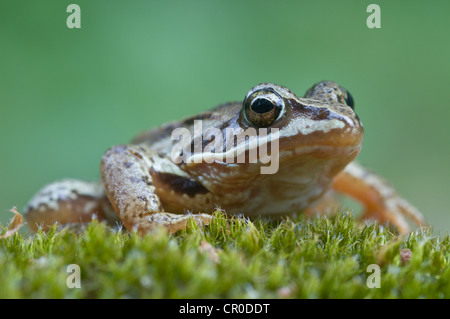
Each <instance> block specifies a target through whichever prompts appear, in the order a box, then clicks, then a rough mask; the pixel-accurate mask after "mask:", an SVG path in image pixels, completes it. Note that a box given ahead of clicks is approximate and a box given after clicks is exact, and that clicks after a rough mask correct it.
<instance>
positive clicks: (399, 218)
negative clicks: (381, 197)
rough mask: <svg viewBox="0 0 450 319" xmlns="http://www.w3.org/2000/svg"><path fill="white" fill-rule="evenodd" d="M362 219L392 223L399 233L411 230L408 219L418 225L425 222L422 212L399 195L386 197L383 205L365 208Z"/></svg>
mask: <svg viewBox="0 0 450 319" xmlns="http://www.w3.org/2000/svg"><path fill="white" fill-rule="evenodd" d="M362 219H375V220H377V221H378V222H380V223H382V224H389V225H392V226H394V227H395V228H396V229H397V230H398V232H399V233H400V234H407V233H409V232H410V231H411V226H410V224H409V223H408V219H410V220H411V221H412V222H414V224H416V225H418V226H420V225H424V224H425V220H424V218H423V216H422V214H421V213H420V212H419V211H418V210H417V209H416V208H415V207H413V206H412V205H411V204H409V203H408V202H407V201H406V200H404V199H403V198H400V197H395V198H391V199H388V200H386V201H385V202H384V203H383V205H379V206H378V207H376V208H373V207H372V208H371V209H367V210H366V212H365V214H364V215H363V216H362Z"/></svg>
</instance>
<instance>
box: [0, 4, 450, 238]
mask: <svg viewBox="0 0 450 319" xmlns="http://www.w3.org/2000/svg"><path fill="white" fill-rule="evenodd" d="M72 1H73V2H72ZM373 2H375V3H377V4H379V5H380V7H381V26H382V27H381V29H368V28H367V26H366V19H367V17H368V15H369V13H366V8H367V6H368V4H370V3H373ZM70 3H76V4H78V5H79V6H80V7H81V26H82V27H81V29H68V28H67V26H66V19H67V17H68V15H69V13H67V12H66V8H67V6H68V5H69V4H70ZM449 12H450V2H449V1H434V2H426V1H411V0H409V1H376V0H370V1H361V0H352V1H343V0H341V1H324V0H321V1H111V0H109V1H98V0H96V1H93V0H89V1H87V0H71V1H61V0H58V1H47V0H39V1H6V0H2V1H1V2H0V103H1V104H0V105H1V114H0V143H1V149H2V156H1V157H0V178H1V184H0V222H2V223H6V222H7V221H8V220H9V218H10V217H12V214H11V213H9V209H10V208H11V207H12V206H17V207H18V208H19V210H22V209H23V207H24V206H25V205H26V203H27V201H28V200H29V199H30V197H31V196H33V195H34V193H35V192H37V191H38V190H39V188H40V187H42V186H43V185H44V184H46V183H48V182H51V181H53V180H56V179H61V178H65V177H76V178H83V179H88V180H96V179H98V178H99V171H98V166H99V161H100V158H101V156H102V154H103V152H104V151H105V150H106V149H107V148H108V147H109V146H112V145H114V144H119V143H126V142H128V141H129V140H130V139H131V138H132V137H133V136H134V135H135V134H136V133H138V132H140V131H142V130H144V129H147V128H150V127H154V126H156V125H158V124H161V123H163V122H165V121H169V120H174V119H178V118H182V117H185V116H188V115H192V114H195V113H198V112H201V111H203V110H206V109H208V108H210V107H213V106H215V105H217V104H219V103H222V102H227V101H232V100H241V99H242V98H243V97H244V95H245V93H246V92H247V90H248V89H249V88H250V87H252V86H254V85H256V84H258V83H260V82H267V81H269V82H274V83H277V84H281V85H284V86H287V87H289V88H290V89H291V90H292V91H294V92H295V93H297V95H303V94H304V92H305V91H306V89H308V88H309V87H310V86H311V85H312V84H313V83H315V82H317V81H320V80H322V79H330V80H334V81H337V82H339V83H340V84H342V85H343V86H345V87H346V88H347V89H349V91H350V92H351V93H352V94H353V96H354V98H355V101H356V110H357V113H358V115H359V116H360V118H361V119H362V121H363V123H364V126H365V132H366V135H365V140H364V144H363V145H364V146H363V150H362V152H361V155H360V157H359V159H360V161H361V162H362V163H363V164H365V165H367V166H369V167H371V168H372V169H374V170H375V171H377V172H379V173H381V174H382V175H384V176H385V177H386V178H387V179H388V180H389V181H390V182H391V183H392V184H393V185H395V186H396V188H397V189H398V190H399V192H400V193H401V194H403V195H404V197H406V198H407V199H409V200H410V201H411V202H412V203H413V204H414V205H416V206H417V207H418V208H419V209H420V210H421V211H422V212H423V213H424V215H425V216H426V218H427V220H428V221H429V222H430V224H432V225H433V226H434V227H435V229H436V230H438V231H439V232H442V233H446V232H447V231H448V230H450V214H448V212H449V206H450V196H449V180H450V174H449V163H450V152H449V115H450V105H449V93H448V92H449V91H450V41H449V37H450V25H449V22H448V21H449V20H448V15H449Z"/></svg>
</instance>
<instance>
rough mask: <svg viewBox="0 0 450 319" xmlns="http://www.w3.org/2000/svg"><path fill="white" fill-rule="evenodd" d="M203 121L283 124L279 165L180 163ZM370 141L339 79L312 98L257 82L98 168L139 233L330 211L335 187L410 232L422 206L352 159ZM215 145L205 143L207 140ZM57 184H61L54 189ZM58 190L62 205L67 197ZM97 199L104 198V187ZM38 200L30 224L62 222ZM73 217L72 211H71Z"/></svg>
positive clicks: (113, 154) (112, 155)
mask: <svg viewBox="0 0 450 319" xmlns="http://www.w3.org/2000/svg"><path fill="white" fill-rule="evenodd" d="M197 120H202V126H203V132H204V131H205V130H207V129H208V128H218V129H220V130H221V132H222V133H224V134H225V132H226V129H227V128H242V129H243V130H245V129H248V128H255V129H259V128H267V129H269V135H270V136H274V135H273V134H272V131H273V129H278V130H279V139H278V141H279V157H278V158H279V168H278V171H277V172H276V173H275V174H261V171H260V169H261V167H263V166H264V164H263V163H261V162H257V163H249V162H248V161H246V162H245V163H238V164H229V163H226V162H224V161H223V160H216V161H215V162H213V163H206V162H201V163H192V162H187V163H186V162H185V163H179V164H176V163H174V162H173V161H172V159H171V151H172V150H173V147H174V141H173V140H172V139H171V134H172V132H173V131H174V129H176V128H179V127H185V128H187V129H188V130H189V132H190V133H191V135H192V141H191V144H192V146H194V145H195V141H198V139H199V138H201V135H198V134H197V135H196V133H197V132H196V131H194V124H195V123H196V121H197ZM273 132H275V131H273ZM224 136H225V135H224ZM225 140H226V138H225ZM362 140H363V127H362V124H361V122H360V120H359V118H358V116H357V115H356V114H355V112H354V111H353V99H352V98H351V96H350V94H348V92H347V91H346V90H345V89H344V88H342V87H340V86H338V85H337V84H336V83H334V82H329V81H328V82H320V83H318V84H316V85H315V86H313V87H312V88H311V89H310V90H308V91H307V93H306V95H305V97H304V98H299V97H297V96H295V95H294V94H293V93H292V92H291V91H289V90H288V89H287V88H285V87H282V86H278V85H276V84H271V83H263V84H260V85H258V86H256V87H254V88H252V89H251V90H250V91H249V92H248V93H247V95H246V97H245V99H244V101H243V102H235V103H227V104H223V105H220V106H218V107H216V108H214V109H212V110H210V111H208V112H205V113H202V114H200V115H197V116H194V117H190V118H188V119H185V120H183V121H179V122H173V123H169V124H166V125H164V126H162V127H160V128H156V129H153V130H150V131H148V132H144V133H141V134H140V135H138V137H136V138H135V139H134V140H133V141H132V142H131V143H130V144H127V145H118V146H114V147H112V148H110V149H109V150H108V151H107V152H106V153H105V155H104V156H103V158H102V162H101V167H100V171H101V177H102V182H103V185H104V190H105V194H106V196H107V198H108V200H109V202H110V204H111V206H112V208H113V210H114V211H115V212H116V214H117V216H118V217H119V219H120V220H121V221H122V223H123V224H124V225H125V227H126V228H127V229H129V230H136V231H138V232H139V233H146V232H149V231H152V230H154V229H156V228H159V227H165V228H166V229H167V230H168V231H170V232H175V231H177V230H180V229H184V228H185V227H186V225H187V222H188V221H189V219H190V218H191V217H192V218H193V219H194V221H196V222H198V223H203V224H208V223H209V221H210V218H211V217H210V215H209V213H211V212H212V211H214V209H215V208H216V207H221V208H222V209H224V210H225V211H226V212H227V213H229V214H243V215H246V216H281V215H285V214H289V213H295V212H299V211H306V212H308V213H309V214H312V213H314V212H323V210H324V205H323V203H325V201H324V200H323V199H326V198H328V197H329V194H331V192H332V190H333V189H334V190H336V191H338V192H341V193H344V194H347V195H349V196H351V197H354V198H355V199H356V200H359V201H361V202H362V204H363V205H365V207H366V213H365V215H364V217H366V218H375V219H377V220H379V221H380V222H383V223H390V224H392V225H394V226H396V227H397V228H398V229H399V231H400V232H402V233H404V232H407V231H409V226H408V223H407V222H406V220H405V216H408V217H410V218H411V219H412V221H413V222H415V223H417V224H421V223H423V218H422V216H421V215H420V213H419V212H418V211H417V210H415V209H414V208H413V207H412V206H411V205H409V204H408V203H407V202H406V201H405V200H404V199H402V198H400V197H398V196H397V195H396V193H395V192H394V191H393V189H392V188H391V187H390V186H388V185H387V183H385V182H383V181H382V179H381V178H379V177H378V176H376V175H375V174H373V173H369V172H368V171H367V170H365V169H364V168H363V167H362V166H360V165H358V164H354V163H352V161H353V160H354V159H355V158H356V156H357V155H358V153H359V151H360V149H361V143H362ZM207 142H208V141H203V144H202V146H203V147H204V146H205V145H206V144H207ZM233 145H234V148H236V149H237V148H239V147H242V146H243V145H245V137H244V138H243V139H239V138H238V139H237V140H236V141H235V142H234V143H233ZM273 151H274V150H272V152H273ZM200 152H201V153H196V152H194V153H193V154H192V158H193V157H195V156H198V155H202V156H204V157H205V158H208V157H209V158H212V157H211V156H213V157H214V158H216V156H219V155H220V156H224V154H225V153H224V152H225V147H224V149H221V150H215V153H214V154H213V155H211V154H209V153H208V152H204V151H203V149H200ZM244 154H245V156H246V157H245V158H246V159H248V158H249V155H250V150H249V149H248V148H247V149H246V150H245V152H244ZM57 186H58V184H57V183H56V184H55V187H54V188H55V189H56V188H57ZM53 197H56V198H58V203H59V204H60V205H61V206H60V207H64V205H65V199H64V198H59V197H58V196H57V195H55V196H53ZM97 197H98V198H99V200H100V198H102V196H101V195H98V194H97ZM92 198H94V197H92ZM104 198H105V197H104V196H103V200H104ZM72 200H73V199H72ZM321 200H322V201H321ZM33 203H34V205H31V206H29V208H27V214H26V216H28V217H27V218H28V221H29V223H34V224H39V221H40V223H41V224H49V223H50V222H53V221H54V220H55V218H54V217H52V218H49V219H48V220H47V219H46V217H45V214H46V213H48V214H49V216H55V214H58V209H57V208H54V205H53V206H52V208H51V209H50V206H49V205H46V203H45V201H39V198H37V199H36V198H35V199H34V201H33ZM36 203H38V204H36ZM71 207H73V203H72V205H71ZM65 211H66V209H64V212H65ZM83 211H84V212H86V209H84V210H83ZM191 213H192V214H191ZM67 214H69V215H70V213H64V214H63V215H64V216H66V215H67ZM77 214H79V213H77V210H76V209H73V215H74V216H75V217H74V218H72V219H71V221H72V220H74V219H75V220H77V218H78V217H77V216H78V215H77ZM66 219H67V218H65V219H64V220H66ZM81 220H82V219H81V218H80V221H81ZM83 220H84V219H83Z"/></svg>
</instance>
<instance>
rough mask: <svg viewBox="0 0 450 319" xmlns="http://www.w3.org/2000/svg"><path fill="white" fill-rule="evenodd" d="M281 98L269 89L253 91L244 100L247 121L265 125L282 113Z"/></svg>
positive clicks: (256, 124) (260, 125)
mask: <svg viewBox="0 0 450 319" xmlns="http://www.w3.org/2000/svg"><path fill="white" fill-rule="evenodd" d="M283 110H284V102H283V99H282V98H281V97H280V96H279V95H278V94H277V93H275V92H273V91H271V90H266V89H263V90H259V91H255V92H253V93H252V94H251V95H250V96H248V97H247V98H246V99H245V101H244V115H245V118H246V119H247V121H249V122H250V123H252V124H253V125H255V126H257V127H267V126H269V125H271V124H272V123H273V122H275V121H276V120H277V119H278V118H279V117H280V116H281V115H282V113H283Z"/></svg>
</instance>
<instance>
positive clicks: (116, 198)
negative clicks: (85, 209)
mask: <svg viewBox="0 0 450 319" xmlns="http://www.w3.org/2000/svg"><path fill="white" fill-rule="evenodd" d="M171 169H173V170H175V169H178V170H179V168H178V167H177V166H176V165H175V164H174V163H173V162H171V161H170V160H169V159H167V158H164V157H161V156H159V155H158V154H155V153H154V152H152V151H151V150H149V149H147V148H146V147H145V146H134V145H118V146H114V147H112V148H110V149H109V150H108V151H107V152H106V153H105V155H104V156H103V159H102V163H101V176H102V180H103V184H104V187H105V191H106V194H107V196H108V198H109V200H110V202H111V204H112V206H113V208H114V210H115V212H116V213H117V215H118V216H119V218H120V219H121V221H122V223H123V224H124V225H125V227H126V228H127V229H128V230H136V231H137V232H139V233H141V234H143V233H147V232H149V231H152V230H155V229H156V228H158V227H165V228H166V229H167V230H168V231H169V232H171V233H174V232H176V231H178V230H182V229H185V227H186V225H187V223H188V221H189V218H191V217H192V218H194V220H195V221H196V222H199V223H203V224H206V225H207V224H209V221H210V219H211V216H210V215H207V214H173V213H169V212H165V211H164V208H163V204H162V203H161V199H160V198H159V196H158V193H157V189H156V187H155V185H154V183H153V182H154V175H155V174H157V173H158V172H161V170H166V171H167V170H169V171H170V170H171Z"/></svg>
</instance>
